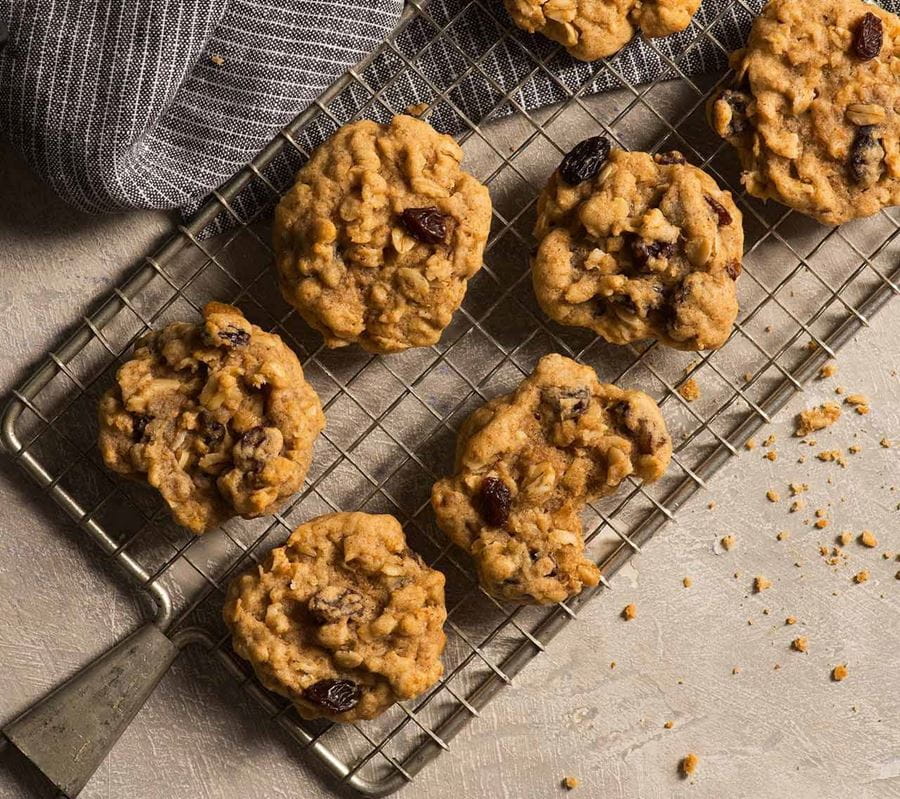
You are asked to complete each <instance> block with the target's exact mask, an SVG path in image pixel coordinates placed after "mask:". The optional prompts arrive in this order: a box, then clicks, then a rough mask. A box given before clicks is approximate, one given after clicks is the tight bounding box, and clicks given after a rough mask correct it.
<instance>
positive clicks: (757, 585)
mask: <svg viewBox="0 0 900 799" xmlns="http://www.w3.org/2000/svg"><path fill="white" fill-rule="evenodd" d="M771 587H772V581H771V580H768V579H766V578H765V577H763V576H762V575H757V576H756V577H754V578H753V590H754V592H756V593H757V594H758V593H759V592H760V591H765V590H766V589H767V588H771Z"/></svg>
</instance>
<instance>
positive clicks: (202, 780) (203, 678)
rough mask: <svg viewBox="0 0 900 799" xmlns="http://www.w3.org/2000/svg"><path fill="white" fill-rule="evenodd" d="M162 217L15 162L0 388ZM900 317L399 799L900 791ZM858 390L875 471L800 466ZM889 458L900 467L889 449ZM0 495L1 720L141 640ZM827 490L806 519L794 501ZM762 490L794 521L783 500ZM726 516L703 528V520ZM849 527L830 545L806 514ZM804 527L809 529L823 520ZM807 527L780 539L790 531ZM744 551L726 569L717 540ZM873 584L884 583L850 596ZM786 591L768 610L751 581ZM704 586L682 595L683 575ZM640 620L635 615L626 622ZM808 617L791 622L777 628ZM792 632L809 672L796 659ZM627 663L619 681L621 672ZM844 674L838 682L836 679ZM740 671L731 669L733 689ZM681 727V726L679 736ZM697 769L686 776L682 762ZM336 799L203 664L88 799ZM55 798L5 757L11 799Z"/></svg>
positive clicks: (2, 247) (92, 570)
mask: <svg viewBox="0 0 900 799" xmlns="http://www.w3.org/2000/svg"><path fill="white" fill-rule="evenodd" d="M167 225H168V219H167V218H166V216H165V215H163V214H155V213H133V214H128V215H123V216H118V217H105V218H93V217H86V216H83V215H81V214H78V213H76V212H73V211H72V210H70V209H68V208H66V207H65V206H63V205H62V204H61V203H60V202H59V201H58V200H56V199H55V198H54V197H52V196H51V195H50V194H49V193H48V192H47V190H46V189H45V188H44V187H43V186H42V185H40V184H39V183H38V182H37V181H36V180H35V179H34V178H33V177H32V176H31V175H30V174H29V173H28V171H27V170H26V169H25V167H24V166H23V165H22V164H21V163H20V162H19V161H18V159H17V158H16V157H15V156H13V155H11V154H10V153H9V152H8V148H7V147H4V146H3V145H2V144H0V266H2V275H3V280H2V284H0V299H2V308H0V310H2V312H0V338H2V342H3V355H4V357H3V359H2V361H0V387H2V389H3V391H4V393H5V392H6V391H7V390H8V389H9V388H10V387H12V386H13V385H14V384H15V383H16V382H17V381H18V380H19V379H20V377H21V376H22V375H23V372H24V370H25V369H26V368H27V366H28V365H29V364H31V363H32V362H33V361H34V360H35V359H37V358H38V357H39V356H40V355H41V354H42V353H43V352H44V351H45V350H46V349H47V348H48V347H49V346H51V345H52V344H53V342H54V341H55V340H56V338H57V336H58V335H59V333H60V331H61V329H62V328H63V327H64V326H66V325H68V324H71V323H72V322H73V321H75V320H76V319H77V317H78V316H79V315H80V314H81V313H82V312H83V311H84V310H85V309H86V308H88V307H89V306H90V304H91V301H92V299H93V298H94V297H95V296H96V295H97V294H98V293H100V292H101V291H103V290H104V289H107V288H108V287H110V286H111V285H113V283H114V282H115V280H116V278H117V276H118V275H120V274H121V272H122V270H123V269H124V268H125V266H127V265H128V264H130V263H132V262H133V260H134V259H135V258H136V257H138V256H140V255H141V254H142V253H144V252H145V251H146V250H147V249H148V248H149V247H150V246H151V245H152V244H153V242H155V241H156V240H158V238H159V237H160V236H161V235H163V233H164V232H165V230H166V228H167ZM897 309H898V305H897V302H896V301H895V302H894V304H893V305H892V306H889V308H888V309H887V310H886V311H884V312H883V313H882V314H881V315H880V316H879V317H878V318H877V319H876V320H875V322H874V324H873V325H872V327H871V328H870V329H868V330H865V331H863V332H862V333H860V334H859V335H858V336H857V337H856V339H855V340H854V341H853V342H852V344H850V345H849V346H848V347H847V348H846V349H845V350H844V351H843V352H842V353H841V354H840V357H839V358H838V365H839V370H840V371H839V375H838V377H837V378H836V379H834V380H827V381H821V382H816V383H814V384H813V385H811V386H810V387H809V388H808V390H807V391H806V392H805V393H804V394H803V395H801V396H798V397H797V398H795V400H794V401H793V402H792V403H791V405H790V407H789V408H787V409H786V410H785V411H784V412H782V413H781V414H779V416H778V418H777V420H776V423H775V424H773V425H772V426H771V427H770V429H767V430H766V431H764V433H763V436H760V437H759V438H762V437H764V436H765V435H767V434H768V433H774V434H776V436H777V445H776V449H777V450H778V452H779V458H778V460H777V461H774V462H771V461H768V460H765V459H763V457H762V451H763V450H761V449H759V448H758V449H755V450H753V451H748V452H744V453H742V454H741V455H740V456H739V457H737V458H734V459H732V461H731V462H730V463H729V464H728V465H727V466H726V468H724V469H723V470H722V471H721V472H720V473H719V474H718V475H717V477H716V478H715V479H714V480H713V482H712V483H711V485H710V488H709V491H708V492H701V494H700V495H698V496H696V497H695V498H694V499H693V500H692V501H691V502H690V503H689V505H688V506H687V507H685V508H684V509H683V511H682V512H680V513H679V515H678V518H677V521H676V522H675V523H672V524H670V525H669V526H668V527H667V528H666V529H665V531H664V532H663V533H662V534H661V535H659V536H658V537H657V538H656V539H655V540H654V541H653V542H652V543H651V544H650V546H648V547H647V549H646V551H645V552H644V553H643V554H641V555H640V556H638V557H635V558H634V559H633V561H632V563H631V564H629V566H627V567H626V568H625V570H624V571H623V572H622V573H620V575H618V576H617V577H616V578H615V579H614V581H613V590H612V591H609V592H606V593H605V594H604V595H603V596H602V597H601V598H599V599H598V600H597V601H595V602H593V603H592V604H591V605H590V606H589V607H588V608H587V609H586V610H585V611H584V612H583V613H582V615H581V616H580V618H579V620H578V621H577V622H576V623H574V624H572V625H570V626H569V627H568V628H567V629H566V630H565V631H564V632H563V633H562V634H561V635H560V636H559V637H558V638H557V639H556V640H555V641H554V642H553V643H552V645H551V647H550V649H549V652H548V653H547V654H546V655H544V656H542V657H540V658H538V659H537V660H536V661H535V662H534V663H532V664H531V665H530V666H529V667H528V668H527V669H526V671H525V672H524V673H523V674H522V676H521V677H520V678H519V679H517V680H516V683H515V685H514V687H512V688H511V689H509V690H507V691H506V692H505V693H503V694H502V695H501V696H500V697H499V698H498V699H496V700H495V701H494V702H493V703H492V704H491V705H490V706H489V707H488V709H487V710H486V712H485V713H484V714H483V717H482V718H481V719H479V720H476V721H475V722H474V723H472V724H471V725H470V727H469V728H468V729H467V730H466V731H465V732H463V733H462V734H461V735H460V736H459V737H458V738H457V740H456V741H455V742H454V744H453V747H452V751H451V752H450V753H449V754H446V755H443V756H442V757H441V758H440V759H439V760H438V761H437V762H436V763H433V764H432V765H430V766H429V767H428V768H427V769H426V770H425V771H424V773H423V774H422V775H421V776H420V777H419V778H418V779H417V780H416V782H415V784H414V785H413V786H411V787H408V788H406V789H405V790H404V791H403V792H402V793H401V794H400V795H401V796H404V797H419V796H422V797H424V796H428V797H433V798H434V799H445V798H446V799H449V798H450V797H488V796H490V797H509V799H532V797H534V798H535V799H537V798H538V797H554V796H559V795H562V794H564V793H565V791H564V790H563V789H562V788H561V787H560V780H561V779H562V777H563V776H565V775H572V776H575V777H578V778H579V779H580V780H581V786H580V787H579V788H578V789H577V790H576V791H575V792H573V793H572V796H586V797H588V796H590V797H603V798H604V799H607V798H609V799H611V798H612V797H617V798H618V797H623V798H624V797H629V798H631V797H647V798H648V799H650V798H652V797H697V798H699V797H709V798H710V799H712V798H713V797H715V798H716V799H720V798H722V797H776V796H777V797H781V796H792V797H835V799H837V797H848V796H853V797H879V798H881V797H898V796H900V624H898V618H900V580H898V579H896V578H895V574H896V573H897V571H898V569H900V562H897V560H896V559H894V558H893V557H892V558H890V559H886V558H883V557H882V554H883V553H889V552H893V553H896V552H900V510H898V503H900V489H898V488H897V484H898V482H900V481H898V473H900V378H898V372H900V346H898V343H897V342H898V341H900V316H898V314H897ZM837 383H840V384H842V385H845V386H847V387H848V388H849V389H851V390H853V391H861V392H865V393H866V394H868V395H869V396H870V397H871V408H872V410H871V413H870V414H869V415H867V416H857V415H856V414H853V413H849V414H846V415H845V417H844V418H843V419H842V420H841V421H840V422H839V424H838V425H837V426H836V427H835V428H834V429H833V431H829V432H827V433H823V434H821V435H820V436H818V438H819V443H820V445H821V447H820V448H825V449H830V448H833V447H838V446H840V447H844V448H846V447H847V446H848V445H849V444H851V443H858V444H859V445H860V446H861V447H862V451H861V452H860V453H859V454H857V455H854V456H851V457H850V464H849V466H848V468H846V469H841V468H839V467H838V466H836V465H835V464H829V463H821V462H819V461H817V460H815V459H814V458H812V457H807V459H806V462H805V463H803V464H799V463H797V458H798V455H799V454H800V453H801V452H806V453H808V454H809V455H811V454H812V453H813V452H815V451H818V450H810V449H809V448H807V447H803V446H802V445H801V444H799V443H798V442H797V441H796V440H793V441H792V440H791V439H790V429H791V428H790V419H791V417H792V415H793V414H794V413H795V412H796V411H797V410H799V409H800V408H802V407H804V406H808V405H810V404H812V403H813V402H817V401H821V400H822V399H824V398H830V397H832V396H833V388H834V386H835V385H836V384H837ZM885 437H886V438H888V439H892V440H893V441H894V447H893V448H883V447H881V446H879V441H880V440H881V439H882V438H885ZM0 468H2V475H0V516H2V532H0V668H2V672H0V674H2V676H0V686H2V690H0V721H6V720H8V719H9V718H11V717H12V716H14V715H15V714H16V713H18V712H19V711H20V710H22V709H23V708H25V707H26V706H28V705H29V704H30V703H31V702H32V701H34V700H35V699H37V698H38V697H40V696H41V695H42V694H43V693H45V692H46V691H47V690H48V689H50V688H52V687H53V686H55V685H56V684H57V683H58V682H59V681H60V680H62V679H63V678H64V677H66V676H67V675H68V674H70V673H71V672H73V671H74V670H75V669H77V668H78V667H79V666H80V665H82V664H83V663H85V662H86V661H88V660H89V659H90V658H92V657H93V656H95V655H96V654H98V653H99V652H101V651H103V650H104V649H105V648H106V647H107V646H109V645H110V644H111V643H113V642H114V641H116V640H118V639H120V638H121V637H122V636H123V635H124V634H125V633H127V632H128V631H130V630H131V629H133V628H134V626H135V625H136V624H137V623H138V621H139V618H140V604H139V603H138V602H137V601H136V599H135V597H134V595H133V594H132V592H131V591H130V590H129V589H128V588H127V587H126V586H125V585H124V583H123V582H122V581H121V580H119V579H117V577H116V575H115V573H114V572H113V571H111V570H109V569H108V568H106V567H105V566H103V565H102V564H100V562H99V560H98V558H97V557H96V553H95V550H94V548H93V546H92V545H91V544H89V543H87V542H85V541H84V540H83V539H82V537H81V536H80V535H79V534H78V532H77V530H74V529H73V528H72V527H71V526H70V525H68V524H66V522H65V520H64V519H63V518H62V517H61V515H60V513H59V512H57V511H56V510H55V509H54V508H53V507H48V505H47V501H46V500H45V499H43V498H42V497H41V495H40V494H39V493H38V492H37V491H35V490H34V489H33V488H32V487H31V486H30V485H29V484H28V483H27V482H26V480H25V479H24V477H23V476H22V475H21V474H20V473H19V472H18V471H17V470H15V469H14V468H12V467H10V466H9V465H8V464H5V463H4V464H3V465H2V467H0ZM791 481H793V482H805V483H808V484H809V485H810V491H809V493H808V495H807V496H808V510H807V511H806V512H804V513H798V514H789V513H788V510H787V505H788V499H787V496H786V495H787V494H788V491H787V483H788V482H791ZM769 488H776V489H777V490H779V491H780V493H781V495H782V499H781V501H780V502H778V503H771V502H769V501H767V500H766V497H765V492H766V490H767V489H769ZM713 502H714V503H715V506H714V507H713V508H712V509H710V508H709V507H708V503H713ZM826 505H828V506H830V508H829V513H828V518H829V519H830V525H829V527H827V528H826V529H824V530H815V529H813V528H812V527H811V526H810V525H809V524H808V521H809V520H810V519H811V518H812V513H811V511H812V509H814V508H818V507H825V506H826ZM804 520H807V523H806V524H804V523H803V522H804ZM866 528H867V529H870V530H872V531H873V532H875V533H876V535H877V537H878V539H879V546H878V547H877V548H876V549H874V550H869V549H865V548H863V547H861V546H860V545H858V544H857V543H853V544H851V545H850V546H848V547H847V548H846V553H847V556H848V557H847V561H846V563H843V564H841V565H838V566H836V567H831V566H829V565H827V564H826V562H825V561H824V559H823V558H822V557H821V556H820V555H819V546H820V545H821V544H830V543H832V541H833V538H834V535H835V534H836V533H837V532H839V531H841V530H845V529H846V530H851V531H853V532H854V533H858V532H859V531H861V530H862V529H866ZM779 530H788V531H790V533H791V536H790V538H789V539H787V540H786V541H782V542H780V541H777V540H776V537H775V536H776V532H777V531H779ZM725 534H732V535H734V536H735V538H736V542H737V543H736V546H735V548H734V549H733V550H732V551H730V552H723V551H721V549H720V548H719V547H717V546H716V542H717V540H718V539H719V538H720V537H721V536H723V535H725ZM863 568H865V569H868V570H869V572H870V575H871V577H870V579H869V580H868V582H865V583H862V584H855V583H854V582H853V580H852V575H853V574H855V573H857V572H858V571H860V570H861V569H863ZM759 574H761V575H764V576H766V577H767V578H768V579H769V580H771V581H772V583H773V585H772V587H771V588H770V589H769V590H767V591H765V592H763V593H761V594H753V593H752V592H751V582H752V579H753V577H754V576H755V575H759ZM686 576H689V577H690V578H691V579H692V581H693V583H692V585H691V587H690V588H685V587H684V586H683V584H682V579H683V578H684V577H686ZM629 602H633V603H634V604H635V605H636V606H637V608H638V616H637V618H636V619H635V620H633V621H631V622H625V621H623V620H622V618H621V617H620V616H619V612H620V610H621V608H622V607H623V606H624V605H625V604H626V603H629ZM788 615H792V616H794V617H796V619H797V620H798V621H797V624H796V625H795V626H790V627H788V626H786V625H785V623H784V619H785V618H786V617H787V616H788ZM797 635H803V636H806V637H807V638H808V640H809V651H808V652H807V653H805V654H801V653H798V652H794V651H791V649H790V642H791V641H792V639H793V638H795V637H796V636H797ZM612 662H615V664H616V665H615V668H611V663H612ZM837 663H846V664H847V667H848V669H849V676H848V677H847V679H846V680H844V681H843V682H841V683H835V682H832V681H831V679H830V677H829V675H830V671H831V669H832V667H833V666H834V665H835V664H837ZM735 669H738V671H737V673H735ZM667 721H672V722H673V727H672V728H671V729H665V728H664V726H663V725H664V723H665V722H667ZM688 752H694V753H696V754H697V755H698V757H699V759H700V761H699V767H698V770H697V772H696V773H695V774H694V776H693V777H692V778H690V779H687V780H685V779H682V778H680V777H679V774H678V770H677V766H678V762H679V760H680V758H681V757H682V756H683V755H685V754H686V753H688ZM332 794H333V792H332V790H331V788H330V787H329V784H328V783H327V782H324V781H323V780H322V779H321V778H320V777H319V776H318V772H317V771H316V770H315V769H313V768H310V767H309V765H308V763H307V762H306V761H305V760H304V757H303V755H302V753H300V752H299V751H298V749H297V747H296V746H295V745H294V744H293V743H292V741H291V740H290V739H289V738H288V737H287V736H286V735H284V734H283V733H281V732H280V731H278V730H277V729H276V728H275V727H274V726H272V725H271V724H269V723H267V722H266V720H265V719H264V718H263V717H262V716H261V714H260V713H259V711H258V710H257V709H256V708H255V706H252V705H251V704H249V703H248V702H247V701H245V700H243V699H241V698H235V696H234V693H233V692H232V691H231V690H230V688H229V686H228V684H227V683H225V682H223V681H222V679H221V677H220V675H219V674H218V673H216V672H215V670H213V669H210V668H209V664H208V661H206V660H205V659H204V658H203V657H202V656H200V655H198V654H194V653H188V654H186V655H185V656H183V657H182V658H180V659H179V660H178V661H177V662H176V665H175V667H174V668H173V670H172V671H171V673H170V674H169V675H168V676H167V677H166V678H164V680H163V682H162V684H161V685H160V687H159V689H158V690H157V692H156V693H155V694H154V695H153V696H152V698H151V699H150V701H149V702H148V704H147V705H146V707H145V708H144V710H143V711H142V712H141V713H140V714H139V715H138V717H137V718H136V720H135V721H134V723H133V724H132V725H131V727H130V728H129V729H128V731H127V732H126V733H125V735H124V736H123V738H122V739H121V740H120V742H119V744H118V745H117V746H116V747H115V749H114V751H113V752H112V754H111V755H110V757H109V758H108V760H107V761H106V762H105V763H104V765H103V766H102V767H101V769H100V770H99V772H98V773H97V774H96V776H95V777H94V779H93V780H92V781H91V782H90V784H89V785H88V787H87V789H86V790H85V791H84V793H83V794H82V795H83V796H84V797H85V799H120V798H121V799H194V797H210V798H213V797H215V798H216V799H231V798H232V797H235V798H237V797H241V799H243V798H244V797H247V798H248V799H256V798H257V797H259V798H260V799H268V798H269V797H304V799H313V797H325V796H329V795H332ZM48 795H50V794H49V793H48V791H47V789H46V786H44V785H43V784H42V782H41V780H40V779H39V778H38V777H37V776H36V775H34V774H33V773H31V772H30V770H29V769H28V768H27V767H26V766H25V765H23V764H22V763H21V761H20V760H19V759H18V758H17V757H16V756H15V754H14V753H12V752H10V751H9V750H8V749H7V750H6V751H3V752H2V753H0V797H4V799H20V797H42V796H48Z"/></svg>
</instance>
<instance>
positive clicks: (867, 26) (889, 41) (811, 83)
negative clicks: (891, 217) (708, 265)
mask: <svg viewBox="0 0 900 799" xmlns="http://www.w3.org/2000/svg"><path fill="white" fill-rule="evenodd" d="M731 65H732V67H733V69H734V70H735V80H734V85H733V86H732V87H730V88H728V89H725V90H723V91H721V92H720V93H718V94H717V95H715V96H714V97H713V98H712V99H711V100H710V104H709V117H710V122H711V124H712V126H713V128H714V130H715V131H716V133H718V134H719V136H721V137H722V138H723V139H726V140H727V141H728V142H729V143H730V144H731V145H732V146H733V147H735V149H736V150H737V153H738V156H739V157H740V160H741V165H742V167H743V170H744V174H743V182H744V185H745V186H746V187H747V191H748V192H749V193H750V194H752V195H753V196H754V197H759V198H761V199H773V200H777V201H778V202H780V203H783V204H784V205H787V206H789V207H790V208H794V209H796V210H798V211H800V212H801V213H804V214H806V215H807V216H811V217H812V218H814V219H817V220H818V221H820V222H822V223H823V224H826V225H840V224H842V223H844V222H847V221H849V220H851V219H856V218H859V217H865V216H870V215H872V214H874V213H877V212H878V211H879V210H880V209H882V208H885V207H888V206H892V205H897V204H900V143H898V134H900V19H898V18H897V17H896V16H895V15H893V14H890V13H888V12H887V11H884V10H883V9H881V8H879V7H878V6H876V5H873V4H869V3H864V2H861V0H771V1H770V2H769V4H768V5H767V6H766V7H765V9H764V10H763V13H762V15H761V16H760V17H758V18H757V19H756V21H755V22H754V24H753V28H752V29H751V32H750V37H749V40H748V42H747V46H746V48H745V49H743V50H740V51H738V52H736V53H734V54H733V55H732V58H731Z"/></svg>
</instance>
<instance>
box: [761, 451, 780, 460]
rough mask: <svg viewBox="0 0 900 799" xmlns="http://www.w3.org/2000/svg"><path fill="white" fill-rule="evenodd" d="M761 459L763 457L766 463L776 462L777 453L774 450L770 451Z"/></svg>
mask: <svg viewBox="0 0 900 799" xmlns="http://www.w3.org/2000/svg"><path fill="white" fill-rule="evenodd" d="M763 457H764V458H765V459H766V460H767V461H777V460H778V453H777V452H776V451H775V450H774V449H770V450H769V451H768V452H767V453H766V454H765V455H763Z"/></svg>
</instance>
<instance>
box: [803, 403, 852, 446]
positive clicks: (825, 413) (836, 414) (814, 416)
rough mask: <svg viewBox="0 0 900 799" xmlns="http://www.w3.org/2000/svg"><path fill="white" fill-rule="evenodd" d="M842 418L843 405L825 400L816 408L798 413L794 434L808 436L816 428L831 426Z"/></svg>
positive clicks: (822, 428) (821, 428)
mask: <svg viewBox="0 0 900 799" xmlns="http://www.w3.org/2000/svg"><path fill="white" fill-rule="evenodd" d="M840 418H841V407H840V405H838V404H837V403H836V402H824V403H822V404H821V405H819V406H818V407H816V408H807V409H806V410H805V411H801V412H800V413H798V414H797V418H796V420H795V422H794V435H795V436H798V437H802V436H808V435H809V434H810V433H812V432H814V431H816V430H824V429H825V428H826V427H831V425H833V424H834V423H835V422H836V421H837V420H838V419H840Z"/></svg>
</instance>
